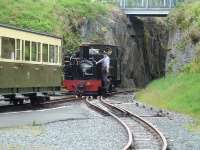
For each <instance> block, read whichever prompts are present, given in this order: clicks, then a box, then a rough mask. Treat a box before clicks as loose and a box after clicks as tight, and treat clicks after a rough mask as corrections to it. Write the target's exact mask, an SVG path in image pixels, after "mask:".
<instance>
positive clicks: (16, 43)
mask: <svg viewBox="0 0 200 150" xmlns="http://www.w3.org/2000/svg"><path fill="white" fill-rule="evenodd" d="M15 50H16V55H15V59H16V60H20V39H16V40H15Z"/></svg>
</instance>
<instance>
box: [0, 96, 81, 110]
mask: <svg viewBox="0 0 200 150" xmlns="http://www.w3.org/2000/svg"><path fill="white" fill-rule="evenodd" d="M80 99H81V98H77V97H76V96H74V95H67V96H63V97H61V98H56V99H54V100H50V101H46V102H43V103H40V104H38V105H36V106H32V105H31V104H30V103H25V104H23V105H17V106H15V105H4V106H0V113H5V112H16V111H26V110H39V109H43V108H53V107H56V106H58V105H59V104H63V103H67V102H70V101H75V100H80Z"/></svg>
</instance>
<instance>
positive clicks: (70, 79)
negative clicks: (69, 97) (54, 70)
mask: <svg viewBox="0 0 200 150" xmlns="http://www.w3.org/2000/svg"><path fill="white" fill-rule="evenodd" d="M106 49H110V50H112V54H111V56H110V71H109V72H110V74H109V76H108V78H109V80H110V82H109V84H110V85H109V87H110V88H109V90H110V92H111V91H112V90H113V88H114V87H116V86H117V85H118V84H120V82H121V73H120V72H121V65H120V59H119V50H118V47H117V46H112V45H100V44H84V45H81V46H80V48H79V50H78V51H77V52H76V53H75V54H73V55H71V56H69V55H66V56H65V57H64V87H65V88H66V89H67V90H68V91H69V92H70V93H73V94H76V95H79V96H81V95H82V96H83V95H84V96H98V95H102V94H105V92H106V89H105V88H104V86H103V81H102V73H101V64H97V65H96V62H97V61H98V60H100V59H102V58H103V51H105V50H106Z"/></svg>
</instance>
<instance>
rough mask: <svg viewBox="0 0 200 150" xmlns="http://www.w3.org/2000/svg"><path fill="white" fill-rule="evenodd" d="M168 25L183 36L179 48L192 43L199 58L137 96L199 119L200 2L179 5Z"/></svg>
mask: <svg viewBox="0 0 200 150" xmlns="http://www.w3.org/2000/svg"><path fill="white" fill-rule="evenodd" d="M168 23H169V25H170V27H171V28H170V30H173V29H176V30H179V31H180V32H181V33H182V40H181V42H178V43H177V49H184V48H185V46H186V45H188V44H191V45H193V46H194V49H195V50H196V52H197V55H196V57H195V58H194V59H193V61H192V62H191V63H189V64H187V65H185V66H184V67H183V69H181V71H180V72H179V73H176V74H167V75H166V77H164V78H161V79H158V80H155V81H153V82H151V83H150V84H149V85H148V86H147V87H146V88H145V89H143V90H141V91H140V92H138V93H137V98H138V99H140V100H141V101H143V102H146V103H149V104H152V105H155V106H158V107H160V108H165V109H168V110H172V111H176V112H181V113H184V114H188V115H190V116H192V117H194V118H196V119H198V120H200V94H199V91H200V84H199V83H200V2H199V1H194V0H193V1H190V3H183V4H181V5H179V6H178V7H177V8H176V9H174V10H173V11H172V12H171V13H170V15H169V17H168ZM199 124H200V123H199ZM199 124H198V125H199Z"/></svg>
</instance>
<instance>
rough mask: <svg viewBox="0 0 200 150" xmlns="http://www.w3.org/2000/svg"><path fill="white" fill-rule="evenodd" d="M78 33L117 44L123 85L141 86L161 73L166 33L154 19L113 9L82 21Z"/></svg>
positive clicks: (87, 37)
mask: <svg viewBox="0 0 200 150" xmlns="http://www.w3.org/2000/svg"><path fill="white" fill-rule="evenodd" d="M81 35H82V38H83V41H89V42H91V41H93V42H98V43H102V44H111V45H118V46H119V49H120V56H121V65H122V86H123V87H144V86H145V85H146V84H147V83H148V82H149V81H151V80H152V79H155V78H159V77H161V76H163V75H164V74H165V58H166V53H165V52H166V51H165V46H166V45H167V39H168V33H167V31H166V28H165V27H164V25H162V23H160V22H158V21H156V20H155V19H152V18H147V19H145V18H136V17H132V16H129V17H127V16H125V15H124V14H123V13H122V12H121V11H119V10H117V9H116V10H113V11H112V12H111V13H110V15H109V16H108V17H105V18H98V19H97V20H95V21H94V20H93V21H86V22H85V24H83V25H82V27H81Z"/></svg>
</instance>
